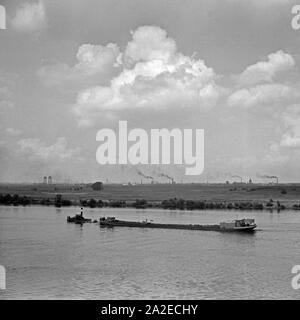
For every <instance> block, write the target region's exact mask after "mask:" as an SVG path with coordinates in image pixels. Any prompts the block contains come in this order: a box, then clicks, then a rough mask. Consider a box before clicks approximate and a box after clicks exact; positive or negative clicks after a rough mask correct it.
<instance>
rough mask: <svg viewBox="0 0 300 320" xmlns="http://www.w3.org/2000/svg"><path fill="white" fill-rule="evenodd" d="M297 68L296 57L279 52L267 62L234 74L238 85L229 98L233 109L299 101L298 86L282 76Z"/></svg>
mask: <svg viewBox="0 0 300 320" xmlns="http://www.w3.org/2000/svg"><path fill="white" fill-rule="evenodd" d="M294 68H295V60H294V58H293V57H292V56H291V55H290V54H288V53H285V52H284V51H282V50H279V51H277V52H275V53H270V54H269V55H268V57H267V59H266V61H258V62H257V63H255V64H253V65H250V66H248V67H247V68H246V69H245V70H244V71H243V72H242V73H241V74H239V75H235V76H234V80H235V85H234V88H233V90H231V93H230V95H229V96H228V99H227V104H228V105H229V106H231V107H243V108H252V107H255V106H258V107H261V106H266V107H274V106H280V105H281V106H282V105H289V104H291V103H293V101H294V100H295V99H298V98H299V90H298V88H297V84H295V83H289V82H287V81H285V80H283V79H284V77H283V75H284V74H285V75H286V76H288V75H289V73H290V72H292V71H293V70H294Z"/></svg>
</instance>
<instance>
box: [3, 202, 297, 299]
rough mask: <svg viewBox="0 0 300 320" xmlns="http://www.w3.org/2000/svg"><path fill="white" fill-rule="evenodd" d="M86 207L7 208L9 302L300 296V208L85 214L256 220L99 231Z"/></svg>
mask: <svg viewBox="0 0 300 320" xmlns="http://www.w3.org/2000/svg"><path fill="white" fill-rule="evenodd" d="M78 211H79V208H74V207H72V208H61V209H57V208H54V207H34V206H33V207H3V206H2V207H0V264H1V265H3V266H5V268H6V290H0V299H288V298H289V299H299V298H300V289H299V290H295V289H293V288H292V286H291V280H292V277H293V276H294V275H293V274H292V273H291V269H292V267H293V266H294V265H296V264H298V265H299V264H300V212H297V211H282V212H279V213H278V212H276V211H274V212H268V211H263V212H262V211H260V212H256V211H249V212H246V211H221V210H209V211H206V210H203V211H168V210H159V209H155V210H152V209H146V210H136V209H111V208H109V209H108V208H103V209H86V210H85V212H84V215H85V216H86V217H90V218H93V219H99V217H100V216H115V217H117V218H120V219H127V220H135V221H141V220H144V219H146V218H147V219H152V220H154V221H155V222H168V223H187V224H188V223H199V224H209V223H212V224H215V223H219V222H220V221H223V220H228V219H235V218H237V217H238V218H243V217H251V218H252V217H253V218H255V219H256V222H257V224H258V228H257V231H256V232H255V233H253V234H242V233H219V232H214V231H189V230H169V229H168V230H164V229H139V228H136V229H135V228H113V229H106V228H100V227H99V225H98V224H85V225H83V226H80V225H74V224H70V223H67V222H66V217H67V216H68V215H74V214H75V213H76V212H78Z"/></svg>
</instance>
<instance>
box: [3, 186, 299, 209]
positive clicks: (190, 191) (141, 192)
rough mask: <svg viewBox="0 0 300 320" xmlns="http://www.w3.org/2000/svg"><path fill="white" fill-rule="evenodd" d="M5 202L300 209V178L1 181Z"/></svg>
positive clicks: (93, 205)
mask: <svg viewBox="0 0 300 320" xmlns="http://www.w3.org/2000/svg"><path fill="white" fill-rule="evenodd" d="M0 204H2V205H13V206H18V205H24V206H26V205H46V206H56V207H63V206H83V207H90V208H97V207H98V208H101V207H112V208H125V207H129V208H137V209H145V208H162V209H179V210H207V209H226V210H252V209H253V210H264V209H278V210H284V209H294V210H300V185H299V184H276V185H262V184H238V183H237V184H230V185H227V184H157V185H150V184H149V185H146V184H144V185H142V184H141V185H121V184H111V185H104V189H103V190H100V191H94V190H92V189H91V188H90V186H89V185H84V184H81V185H72V184H68V185H67V184H64V185H63V184H60V185H59V184H57V185H39V184H31V185H30V184H28V185H24V184H7V185H3V184H2V185H0Z"/></svg>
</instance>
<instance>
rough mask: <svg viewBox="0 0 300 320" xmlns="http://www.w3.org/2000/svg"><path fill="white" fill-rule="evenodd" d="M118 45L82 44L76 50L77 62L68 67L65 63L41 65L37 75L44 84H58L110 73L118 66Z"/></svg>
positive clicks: (80, 80)
mask: <svg viewBox="0 0 300 320" xmlns="http://www.w3.org/2000/svg"><path fill="white" fill-rule="evenodd" d="M119 55H120V50H119V47H118V46H117V45H116V44H114V43H109V44H107V45H106V46H102V45H92V44H83V45H81V46H80V47H79V49H78V51H77V55H76V57H77V61H78V62H77V63H76V64H75V65H74V66H72V67H70V66H69V65H68V64H65V63H58V64H54V65H47V66H43V67H42V68H41V69H39V70H38V76H39V78H40V79H41V80H42V82H43V83H44V84H46V85H60V84H62V83H65V82H74V81H79V82H82V81H86V80H87V78H88V77H94V76H96V75H98V74H108V75H110V73H111V70H112V69H113V68H116V67H118V65H119V63H118V59H119Z"/></svg>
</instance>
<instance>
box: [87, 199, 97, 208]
mask: <svg viewBox="0 0 300 320" xmlns="http://www.w3.org/2000/svg"><path fill="white" fill-rule="evenodd" d="M88 206H89V207H90V208H96V207H97V201H96V200H95V199H90V200H89V201H88Z"/></svg>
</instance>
